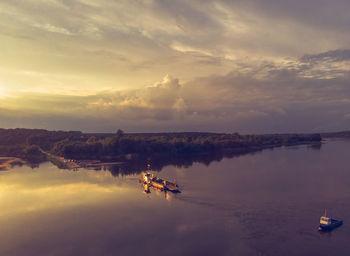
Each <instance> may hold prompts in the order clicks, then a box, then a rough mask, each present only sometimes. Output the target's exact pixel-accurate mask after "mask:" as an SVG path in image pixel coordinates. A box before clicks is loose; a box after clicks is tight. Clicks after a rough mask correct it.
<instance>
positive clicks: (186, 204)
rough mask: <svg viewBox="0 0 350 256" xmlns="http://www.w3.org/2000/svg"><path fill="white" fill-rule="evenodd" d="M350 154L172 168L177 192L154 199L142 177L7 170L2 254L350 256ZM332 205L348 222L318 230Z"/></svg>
mask: <svg viewBox="0 0 350 256" xmlns="http://www.w3.org/2000/svg"><path fill="white" fill-rule="evenodd" d="M349 148H350V141H345V140H335V141H334V140H333V141H326V143H325V144H323V145H322V147H321V148H320V149H313V148H310V147H308V146H297V147H288V148H277V149H273V150H264V151H262V152H259V153H255V154H249V155H244V156H239V157H235V158H232V159H224V160H222V161H220V162H212V163H211V164H210V165H204V164H200V163H196V164H193V165H192V166H190V167H188V168H184V167H176V166H166V167H164V168H163V169H162V170H161V172H159V173H156V175H158V176H160V177H163V178H168V179H173V178H176V180H177V182H178V184H179V185H180V187H181V190H182V193H181V194H176V195H175V194H171V193H168V194H165V193H162V192H158V191H155V190H151V193H150V194H144V193H143V189H142V187H141V185H140V184H139V182H138V179H139V177H140V175H139V174H138V175H128V176H118V177H114V176H113V175H111V173H110V172H109V171H93V170H84V169H83V170H79V171H68V170H59V169H57V168H56V167H55V166H53V165H52V164H50V163H45V164H42V165H40V167H39V168H35V169H31V168H30V167H26V166H22V167H15V168H13V169H12V170H10V171H4V172H1V173H0V226H1V229H0V255H349V253H350V243H349V238H350V150H349ZM145 164H146V163H145ZM324 208H327V209H328V212H329V213H330V214H331V215H332V216H333V217H335V218H337V217H338V218H342V219H343V220H344V225H343V226H342V227H340V228H339V229H336V230H334V231H333V232H331V233H326V234H324V233H319V232H317V231H316V229H317V225H318V221H319V217H320V215H322V213H323V211H324Z"/></svg>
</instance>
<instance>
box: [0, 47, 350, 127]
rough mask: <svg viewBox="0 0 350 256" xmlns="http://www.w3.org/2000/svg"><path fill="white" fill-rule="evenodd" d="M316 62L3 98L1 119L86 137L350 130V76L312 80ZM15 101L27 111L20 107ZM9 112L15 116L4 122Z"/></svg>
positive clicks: (344, 73)
mask: <svg viewBox="0 0 350 256" xmlns="http://www.w3.org/2000/svg"><path fill="white" fill-rule="evenodd" d="M318 55H319V56H326V55H327V53H321V54H318ZM318 55H317V56H318ZM328 55H329V54H328ZM318 61H319V62H320V64H319V65H318V66H314V65H311V66H309V65H306V66H305V64H304V62H305V60H303V58H301V59H295V60H289V61H288V62H287V63H285V64H283V65H281V64H279V63H273V62H265V61H263V62H261V63H255V64H254V65H251V66H249V65H247V64H244V65H243V64H242V65H241V66H238V68H237V69H236V70H234V71H232V72H229V73H227V74H226V75H215V76H205V77H199V78H196V79H193V80H190V81H188V82H184V83H181V82H180V81H179V79H177V78H173V77H171V76H170V75H166V76H165V77H164V78H163V79H162V80H161V81H159V82H155V83H154V84H153V85H150V86H145V87H144V88H140V89H125V90H114V91H113V90H112V91H110V90H107V91H101V92H99V93H96V94H91V95H87V96H67V95H66V96H65V95H50V94H39V93H23V94H22V95H17V98H10V97H7V98H6V97H5V99H3V100H2V103H1V105H2V107H3V111H1V112H0V116H1V118H2V120H8V124H11V123H12V124H14V123H17V124H18V120H17V122H16V121H15V120H16V117H15V116H18V118H20V119H21V122H22V123H26V122H27V123H28V122H31V123H30V125H29V126H33V123H35V124H36V127H37V126H38V125H39V126H40V127H42V128H50V129H56V128H57V125H58V126H59V127H60V129H62V128H63V129H78V130H81V129H82V130H88V131H114V130H116V129H117V128H123V129H125V130H126V131H138V132H141V131H178V130H188V131H190V130H195V131H207V130H211V131H226V132H235V131H239V132H243V133H248V132H254V133H255V132H258V133H267V132H296V131H298V132H313V131H324V130H325V129H331V130H342V129H346V127H347V126H348V125H349V120H350V119H349V118H348V115H349V114H348V113H349V112H348V109H349V108H350V88H349V87H348V84H349V82H350V76H349V72H348V71H347V70H343V71H342V72H338V73H336V75H335V74H334V75H335V76H334V77H333V78H329V77H326V76H308V74H307V72H310V70H312V72H314V73H316V72H321V73H322V72H324V70H323V69H322V66H323V65H324V62H327V63H328V62H330V60H329V58H327V60H324V58H323V57H322V58H319V60H318ZM338 61H339V60H338V58H335V59H334V62H338ZM317 67H321V70H317ZM331 71H332V70H329V71H327V72H331ZM338 71H339V70H338ZM18 101H20V102H21V104H22V107H18V106H17V105H16V104H15V102H18ZM16 106H17V107H16ZM7 109H12V110H11V111H12V112H11V113H10V114H8V115H7V116H6V115H5V113H6V110H7ZM15 113H17V114H15ZM18 113H20V115H18ZM5 116H6V118H5ZM33 120H37V122H34V121H33ZM58 123H59V124H58ZM28 124H29V123H28ZM64 127H66V128H64ZM87 127H88V128H87Z"/></svg>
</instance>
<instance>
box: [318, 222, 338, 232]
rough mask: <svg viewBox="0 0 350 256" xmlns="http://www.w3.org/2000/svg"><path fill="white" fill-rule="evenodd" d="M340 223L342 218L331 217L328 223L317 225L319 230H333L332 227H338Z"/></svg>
mask: <svg viewBox="0 0 350 256" xmlns="http://www.w3.org/2000/svg"><path fill="white" fill-rule="evenodd" d="M342 224H343V221H342V220H335V219H332V220H331V224H330V225H323V224H320V226H319V227H318V230H319V231H331V230H333V229H335V228H337V227H340V226H341V225H342Z"/></svg>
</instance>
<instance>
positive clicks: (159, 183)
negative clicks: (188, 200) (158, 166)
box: [141, 172, 180, 193]
mask: <svg viewBox="0 0 350 256" xmlns="http://www.w3.org/2000/svg"><path fill="white" fill-rule="evenodd" d="M141 182H142V183H143V184H145V185H148V186H150V187H153V188H155V189H158V190H161V191H171V192H174V193H180V190H179V186H178V185H177V184H176V180H175V181H174V182H170V181H167V180H163V179H161V178H158V177H155V176H154V175H153V174H152V173H150V172H144V173H142V180H141Z"/></svg>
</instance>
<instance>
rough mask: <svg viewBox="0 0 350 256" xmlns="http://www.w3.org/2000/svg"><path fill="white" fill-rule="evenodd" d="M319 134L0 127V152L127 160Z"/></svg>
mask: <svg viewBox="0 0 350 256" xmlns="http://www.w3.org/2000/svg"><path fill="white" fill-rule="evenodd" d="M320 141H321V136H320V134H267V135H240V134H238V133H232V134H228V133H200V132H198V133H196V132H184V133H154V134H147V133H146V134H142V133H139V134H131V133H128V134H127V133H124V132H123V131H122V130H118V131H117V132H116V133H114V134H111V133H107V134H102V133H95V134H91V133H82V132H80V131H47V130H43V129H0V155H1V156H17V157H22V158H25V159H29V160H30V159H34V160H37V161H40V160H42V158H43V157H44V156H43V154H42V153H41V151H40V149H43V150H46V151H48V152H51V153H52V154H55V155H59V156H63V157H65V158H70V159H91V160H93V159H96V160H102V161H109V160H130V159H133V158H135V157H138V156H143V157H144V156H148V155H149V156H151V155H155V154H160V155H166V156H168V157H169V156H174V157H175V156H181V155H194V154H207V153H212V152H228V153H235V152H236V153H242V152H250V151H255V150H260V149H263V148H267V147H275V146H288V145H296V144H305V143H313V142H320Z"/></svg>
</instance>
